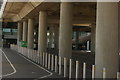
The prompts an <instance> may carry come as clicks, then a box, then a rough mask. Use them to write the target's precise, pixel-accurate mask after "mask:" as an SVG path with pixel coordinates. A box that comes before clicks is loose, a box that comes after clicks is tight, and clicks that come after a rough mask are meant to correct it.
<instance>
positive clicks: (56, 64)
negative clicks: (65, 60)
mask: <svg viewBox="0 0 120 80" xmlns="http://www.w3.org/2000/svg"><path fill="white" fill-rule="evenodd" d="M57 58H58V57H57V56H55V72H56V73H57V71H58V59H57Z"/></svg>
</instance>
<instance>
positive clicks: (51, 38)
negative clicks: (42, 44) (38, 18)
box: [49, 25, 54, 49]
mask: <svg viewBox="0 0 120 80" xmlns="http://www.w3.org/2000/svg"><path fill="white" fill-rule="evenodd" d="M49 33H50V35H49V49H52V48H53V47H52V45H53V43H54V42H53V40H54V35H53V34H54V25H50V27H49Z"/></svg>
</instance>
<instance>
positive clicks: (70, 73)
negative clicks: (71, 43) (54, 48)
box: [69, 59, 72, 78]
mask: <svg viewBox="0 0 120 80" xmlns="http://www.w3.org/2000/svg"><path fill="white" fill-rule="evenodd" d="M69 78H72V59H70V61H69Z"/></svg>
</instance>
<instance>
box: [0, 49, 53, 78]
mask: <svg viewBox="0 0 120 80" xmlns="http://www.w3.org/2000/svg"><path fill="white" fill-rule="evenodd" d="M0 51H2V50H1V49H0ZM2 52H3V51H2ZM3 54H4V56H5V58H6V59H7V61H8V62H9V63H10V65H11V67H12V68H13V70H14V72H12V73H9V74H6V75H2V76H0V77H3V76H10V75H13V74H15V73H16V72H17V71H16V69H15V67H14V66H13V64H12V63H11V62H10V60H9V59H8V57H7V56H6V54H5V52H3ZM17 54H18V53H17ZM18 55H19V56H21V57H23V58H24V59H25V60H27V61H29V62H30V63H32V64H34V65H35V66H37V67H39V68H41V69H43V70H44V71H46V72H48V73H49V75H45V76H42V77H39V78H37V79H40V78H47V77H49V76H52V75H53V73H52V72H50V71H48V70H47V69H45V68H43V67H41V66H40V65H38V64H36V63H34V62H32V61H30V60H29V59H27V58H26V57H24V56H22V55H20V54H18Z"/></svg>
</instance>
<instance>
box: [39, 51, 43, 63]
mask: <svg viewBox="0 0 120 80" xmlns="http://www.w3.org/2000/svg"><path fill="white" fill-rule="evenodd" d="M42 56H43V53H41V52H40V65H42V64H43V63H42V62H43V57H42Z"/></svg>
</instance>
